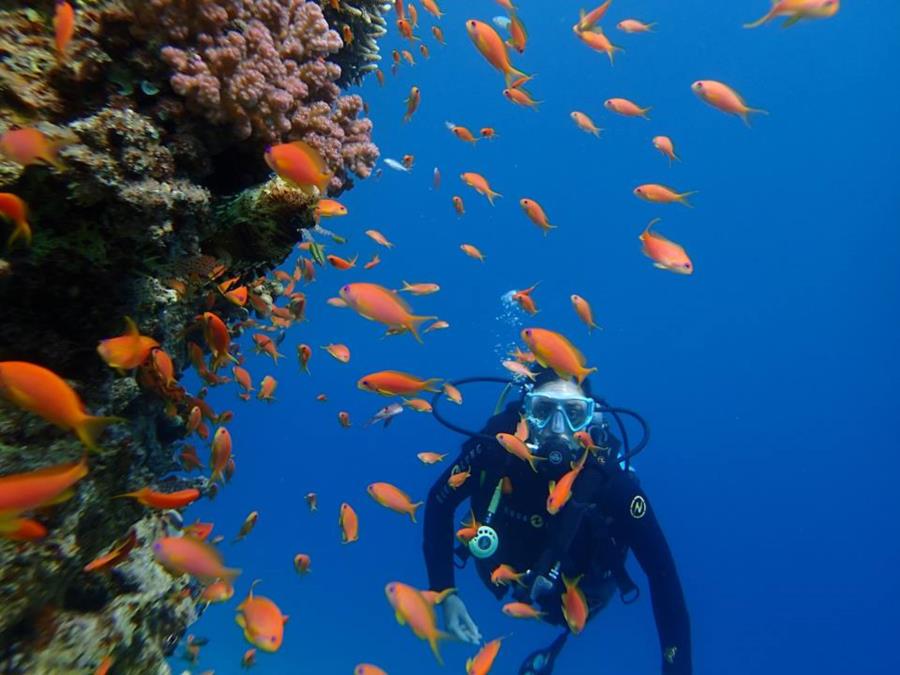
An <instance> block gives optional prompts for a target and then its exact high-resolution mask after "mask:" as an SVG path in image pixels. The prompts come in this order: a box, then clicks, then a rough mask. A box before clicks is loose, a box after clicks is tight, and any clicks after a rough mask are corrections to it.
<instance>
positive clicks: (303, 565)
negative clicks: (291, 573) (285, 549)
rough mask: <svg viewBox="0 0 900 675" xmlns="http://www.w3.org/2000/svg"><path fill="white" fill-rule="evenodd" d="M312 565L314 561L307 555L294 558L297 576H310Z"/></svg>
mask: <svg viewBox="0 0 900 675" xmlns="http://www.w3.org/2000/svg"><path fill="white" fill-rule="evenodd" d="M310 564H312V560H311V559H310V557H309V556H308V555H307V554H305V553H298V554H297V555H295V556H294V569H295V570H297V574H309V573H310V571H311V570H310V569H309V566H310Z"/></svg>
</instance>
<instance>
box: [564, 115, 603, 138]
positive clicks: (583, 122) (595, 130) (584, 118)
mask: <svg viewBox="0 0 900 675" xmlns="http://www.w3.org/2000/svg"><path fill="white" fill-rule="evenodd" d="M569 116H570V117H571V118H572V119H573V120H574V121H575V124H577V125H578V128H579V129H581V130H582V131H584V132H586V133H589V134H593V135H594V136H597V137H599V136H600V132H601V131H602V129H600V128H599V127H597V125H595V124H594V120H592V119H591V118H590V117H589V116H588V115H587V114H585V113H583V112H579V111H578V110H574V111H572V112H570V113H569Z"/></svg>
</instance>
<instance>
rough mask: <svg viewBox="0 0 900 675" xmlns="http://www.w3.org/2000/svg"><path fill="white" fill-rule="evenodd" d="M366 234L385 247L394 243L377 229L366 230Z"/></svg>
mask: <svg viewBox="0 0 900 675" xmlns="http://www.w3.org/2000/svg"><path fill="white" fill-rule="evenodd" d="M366 236H367V237H369V238H370V239H371V240H372V241H374V242H375V243H376V244H379V245H380V246H384V247H385V248H394V245H393V244H392V243H391V242H390V241H389V240H388V238H387V237H385V236H384V235H383V234H381V232H379V231H378V230H366Z"/></svg>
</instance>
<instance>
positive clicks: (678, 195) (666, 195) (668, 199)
mask: <svg viewBox="0 0 900 675" xmlns="http://www.w3.org/2000/svg"><path fill="white" fill-rule="evenodd" d="M695 194H697V192H696V190H695V191H693V192H678V191H677V190H673V189H672V188H670V187H667V186H665V185H659V184H658V183H646V184H645V185H639V186H637V187H636V188H635V189H634V196H635V197H639V198H640V199H643V200H645V201H648V202H653V203H654V204H672V203H674V202H678V203H679V204H684V205H685V206H690V205H691V204H690V202H688V200H687V198H688V197H690V196H691V195H695Z"/></svg>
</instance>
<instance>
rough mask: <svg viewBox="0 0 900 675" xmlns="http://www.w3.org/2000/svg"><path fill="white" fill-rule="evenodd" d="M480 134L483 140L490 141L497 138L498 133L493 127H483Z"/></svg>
mask: <svg viewBox="0 0 900 675" xmlns="http://www.w3.org/2000/svg"><path fill="white" fill-rule="evenodd" d="M478 133H480V134H481V137H482V138H487V139H488V140H493V139H495V138H497V132H496V131H495V130H494V129H493V127H482V128H481V130H480V131H479V132H478Z"/></svg>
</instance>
